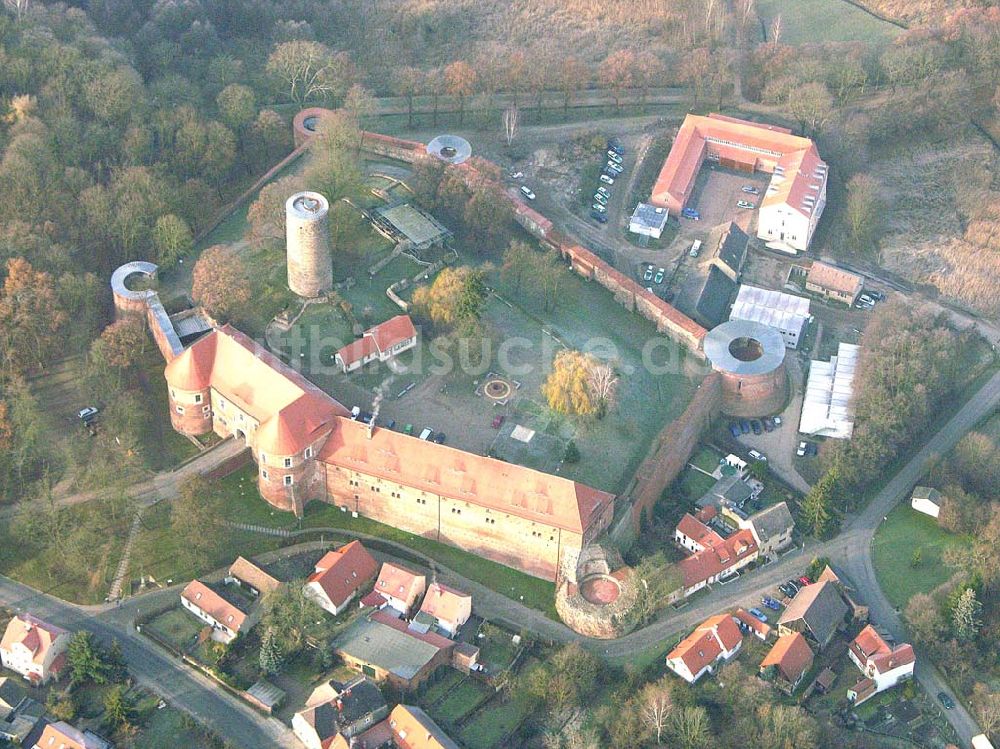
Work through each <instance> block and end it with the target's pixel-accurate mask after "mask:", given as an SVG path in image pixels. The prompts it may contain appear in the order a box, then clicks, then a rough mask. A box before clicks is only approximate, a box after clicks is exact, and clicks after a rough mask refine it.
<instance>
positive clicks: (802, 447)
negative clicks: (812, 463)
mask: <svg viewBox="0 0 1000 749" xmlns="http://www.w3.org/2000/svg"><path fill="white" fill-rule="evenodd" d="M795 454H796V455H798V456H799V457H800V458H801V457H803V456H804V455H805V454H806V443H805V442H800V443H799V446H798V447H797V448H795Z"/></svg>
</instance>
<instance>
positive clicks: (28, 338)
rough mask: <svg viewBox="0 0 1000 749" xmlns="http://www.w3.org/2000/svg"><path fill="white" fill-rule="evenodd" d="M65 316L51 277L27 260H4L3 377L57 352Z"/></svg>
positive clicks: (0, 292) (0, 301) (0, 308)
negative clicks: (5, 271) (5, 265)
mask: <svg viewBox="0 0 1000 749" xmlns="http://www.w3.org/2000/svg"><path fill="white" fill-rule="evenodd" d="M66 320H67V315H66V313H65V312H64V311H63V309H62V305H61V303H60V301H59V299H58V297H57V295H56V289H55V284H54V283H53V281H52V277H51V276H50V275H49V274H48V273H45V272H44V271H36V270H35V269H34V268H33V267H32V266H31V263H29V262H28V261H27V260H24V259H23V258H12V259H10V260H8V261H7V278H6V279H5V280H4V283H3V287H2V288H0V365H2V371H3V373H5V374H6V375H8V376H9V375H11V374H26V373H27V372H28V371H29V370H30V369H32V368H34V367H41V366H42V365H44V364H45V362H46V361H48V360H49V358H50V357H51V356H52V355H53V354H54V353H55V352H57V351H59V340H60V334H61V331H62V328H63V325H64V324H65V323H66Z"/></svg>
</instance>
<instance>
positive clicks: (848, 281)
mask: <svg viewBox="0 0 1000 749" xmlns="http://www.w3.org/2000/svg"><path fill="white" fill-rule="evenodd" d="M864 288H865V279H864V278H862V277H861V276H859V275H858V274H857V273H851V272H850V271H846V270H841V269H840V268H835V267H834V266H832V265H827V264H826V263H822V262H820V261H818V260H817V261H816V262H814V263H813V264H812V265H811V266H809V270H808V271H807V272H806V291H809V292H812V293H813V294H818V295H819V296H822V297H824V298H826V299H833V300H835V301H838V302H843V303H844V304H847V305H852V304H854V303H855V302H856V301H858V297H859V296H861V292H862V291H863V290H864Z"/></svg>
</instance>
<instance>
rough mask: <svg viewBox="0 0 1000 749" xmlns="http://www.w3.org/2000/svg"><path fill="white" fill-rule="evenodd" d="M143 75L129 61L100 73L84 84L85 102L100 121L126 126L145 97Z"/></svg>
mask: <svg viewBox="0 0 1000 749" xmlns="http://www.w3.org/2000/svg"><path fill="white" fill-rule="evenodd" d="M143 98H144V96H143V90H142V79H141V78H140V77H139V74H138V73H137V72H135V70H133V69H132V68H130V67H128V66H127V65H121V66H119V67H116V68H113V69H111V70H108V71H105V72H102V73H99V74H98V75H96V76H95V77H94V78H92V79H91V80H90V81H89V82H87V84H86V85H85V86H84V96H83V99H84V102H85V104H86V106H87V108H88V109H89V110H90V112H91V113H92V114H93V115H94V117H96V118H97V119H98V120H99V121H100V122H103V123H105V124H107V125H111V126H114V127H122V126H124V125H125V124H126V123H127V122H128V120H129V118H130V117H131V116H132V112H133V111H134V110H135V106H136V102H141V101H142V100H143Z"/></svg>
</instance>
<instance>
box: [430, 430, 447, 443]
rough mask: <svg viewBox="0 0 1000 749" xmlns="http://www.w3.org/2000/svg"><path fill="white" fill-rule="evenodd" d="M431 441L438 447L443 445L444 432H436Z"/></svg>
mask: <svg viewBox="0 0 1000 749" xmlns="http://www.w3.org/2000/svg"><path fill="white" fill-rule="evenodd" d="M433 439H434V441H435V442H437V443H438V444H439V445H443V444H444V441H445V433H444V432H438V433H437V434H435V435H434V437H433Z"/></svg>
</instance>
